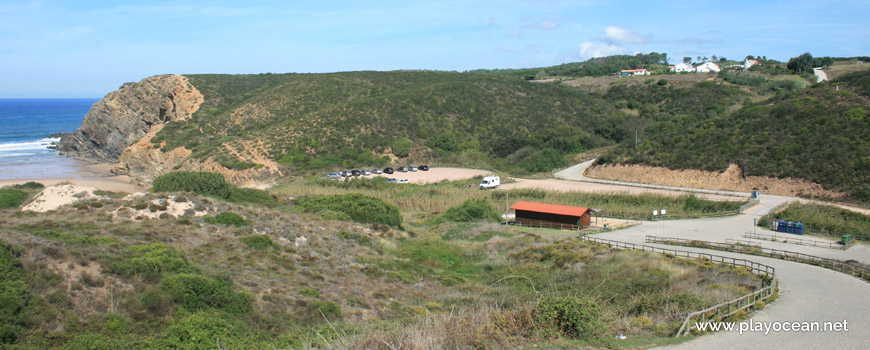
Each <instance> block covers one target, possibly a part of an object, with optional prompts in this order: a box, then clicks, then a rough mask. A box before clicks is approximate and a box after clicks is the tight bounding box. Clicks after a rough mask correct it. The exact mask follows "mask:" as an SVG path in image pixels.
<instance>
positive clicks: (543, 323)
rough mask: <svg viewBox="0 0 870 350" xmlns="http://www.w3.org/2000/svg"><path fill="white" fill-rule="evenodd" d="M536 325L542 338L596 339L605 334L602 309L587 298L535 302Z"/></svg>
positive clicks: (572, 297) (564, 298)
mask: <svg viewBox="0 0 870 350" xmlns="http://www.w3.org/2000/svg"><path fill="white" fill-rule="evenodd" d="M535 323H536V324H537V326H538V329H539V331H540V332H541V333H543V334H544V335H564V336H566V337H569V338H576V339H595V338H598V337H600V336H601V335H603V334H604V324H603V323H602V322H601V307H600V306H599V305H598V302H596V301H595V300H593V299H592V298H588V297H578V296H564V297H558V296H547V297H545V298H544V299H542V300H541V301H540V302H538V306H537V308H536V309H535Z"/></svg>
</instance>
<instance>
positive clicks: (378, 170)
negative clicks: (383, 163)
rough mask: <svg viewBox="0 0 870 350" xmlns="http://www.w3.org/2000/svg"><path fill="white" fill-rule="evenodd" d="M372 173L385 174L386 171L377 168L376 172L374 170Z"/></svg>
mask: <svg viewBox="0 0 870 350" xmlns="http://www.w3.org/2000/svg"><path fill="white" fill-rule="evenodd" d="M372 172H373V173H375V174H383V173H384V171H383V170H381V168H375V170H372Z"/></svg>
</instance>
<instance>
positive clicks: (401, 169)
mask: <svg viewBox="0 0 870 350" xmlns="http://www.w3.org/2000/svg"><path fill="white" fill-rule="evenodd" d="M396 171H398V172H400V173H407V172H408V168H406V167H403V166H400V167H399V168H398V169H396Z"/></svg>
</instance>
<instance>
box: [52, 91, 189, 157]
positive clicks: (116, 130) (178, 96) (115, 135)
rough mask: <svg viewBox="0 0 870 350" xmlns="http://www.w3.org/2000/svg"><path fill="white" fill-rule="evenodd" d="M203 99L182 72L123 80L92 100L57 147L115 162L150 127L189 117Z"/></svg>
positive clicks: (65, 151)
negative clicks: (128, 80) (74, 128)
mask: <svg viewBox="0 0 870 350" xmlns="http://www.w3.org/2000/svg"><path fill="white" fill-rule="evenodd" d="M202 102H203V96H202V94H201V93H200V92H199V91H198V90H197V89H196V88H195V87H194V86H193V85H191V84H190V82H188V80H187V78H186V77H184V76H181V75H159V76H153V77H149V78H145V79H143V80H142V81H140V82H138V83H126V84H124V85H123V86H121V88H120V89H118V90H117V91H114V92H111V93H109V94H108V95H106V97H104V98H103V99H102V100H100V101H99V102H97V103H95V104H94V105H93V106H92V107H91V110H90V111H88V113H87V114H86V115H85V117H84V120H83V121H82V125H81V126H80V127H79V129H78V130H76V131H75V132H73V133H70V134H67V135H64V136H63V137H62V138H61V141H60V143H59V145H58V150H59V151H60V152H61V154H64V155H67V156H71V157H74V158H78V159H84V160H88V161H95V162H104V163H115V162H117V161H118V158H119V157H120V156H121V153H122V152H123V151H124V149H126V148H127V147H129V146H130V145H132V144H134V143H136V142H137V141H139V140H140V139H142V138H143V137H144V136H145V135H147V134H149V132H151V131H152V129H155V128H156V127H157V128H158V129H159V127H162V125H163V124H165V123H167V122H170V121H178V120H186V119H188V118H190V116H191V115H193V113H194V112H196V111H197V109H199V106H200V105H201V104H202ZM155 131H156V130H155ZM151 134H152V135H153V133H151Z"/></svg>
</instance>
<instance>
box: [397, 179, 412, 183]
mask: <svg viewBox="0 0 870 350" xmlns="http://www.w3.org/2000/svg"><path fill="white" fill-rule="evenodd" d="M396 183H399V184H408V183H411V181H409V180H408V179H401V180H399V181H396Z"/></svg>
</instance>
